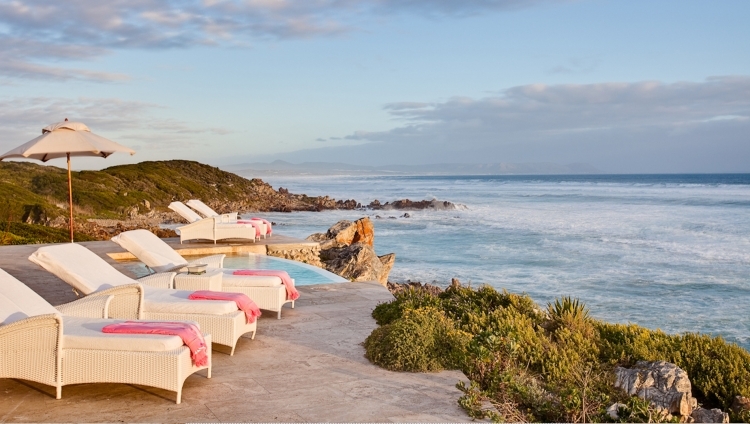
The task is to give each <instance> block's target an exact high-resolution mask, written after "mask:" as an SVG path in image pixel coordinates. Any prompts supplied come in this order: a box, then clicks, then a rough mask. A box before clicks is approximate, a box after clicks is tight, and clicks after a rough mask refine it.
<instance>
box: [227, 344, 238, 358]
mask: <svg viewBox="0 0 750 424" xmlns="http://www.w3.org/2000/svg"><path fill="white" fill-rule="evenodd" d="M236 347H237V342H234V346H232V351H231V352H229V356H234V348H236Z"/></svg>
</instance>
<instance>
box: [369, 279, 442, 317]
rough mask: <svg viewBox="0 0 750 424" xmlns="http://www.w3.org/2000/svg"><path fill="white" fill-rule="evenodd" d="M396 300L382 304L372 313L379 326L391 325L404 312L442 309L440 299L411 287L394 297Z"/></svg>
mask: <svg viewBox="0 0 750 424" xmlns="http://www.w3.org/2000/svg"><path fill="white" fill-rule="evenodd" d="M394 297H395V299H394V300H392V301H390V302H386V303H380V304H378V305H377V306H376V307H375V310H373V311H372V317H373V318H375V322H377V323H378V325H386V324H390V323H392V322H393V321H395V320H397V319H399V318H401V317H402V316H403V314H404V311H407V310H412V309H420V308H424V307H428V306H431V307H434V308H438V309H439V308H440V299H439V298H438V297H437V296H434V295H432V294H430V293H428V292H426V291H424V290H419V289H415V288H413V287H409V288H407V289H406V290H402V291H400V292H398V293H396V294H395V295H394Z"/></svg>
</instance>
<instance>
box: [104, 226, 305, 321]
mask: <svg viewBox="0 0 750 424" xmlns="http://www.w3.org/2000/svg"><path fill="white" fill-rule="evenodd" d="M112 241H113V242H115V243H117V244H119V245H120V246H121V247H122V248H123V249H125V250H127V251H128V252H130V253H132V254H133V255H135V257H136V258H138V259H140V260H141V262H143V263H144V264H146V266H148V267H149V268H151V269H152V270H153V271H155V272H157V273H158V272H170V271H178V270H182V269H184V268H185V267H186V266H188V265H189V264H190V263H188V261H187V260H185V258H183V257H182V256H180V254H179V253H177V252H175V250H174V249H172V248H171V247H170V246H169V245H168V244H167V243H165V242H164V240H162V239H160V238H159V237H157V236H156V235H154V234H153V233H152V232H150V231H148V230H132V231H125V232H122V233H120V234H119V235H117V236H115V237H113V238H112ZM225 256H226V255H212V256H207V257H204V258H201V259H196V260H195V261H192V263H202V264H207V265H208V268H211V269H221V270H222V275H221V278H222V280H221V282H222V285H221V291H225V292H235V293H245V294H246V295H248V296H249V297H250V299H253V301H254V302H255V303H256V304H257V305H258V307H259V308H260V309H265V310H268V311H273V312H276V313H277V318H279V319H281V309H282V307H283V306H284V305H285V304H286V303H291V304H292V305H291V306H292V308H294V301H293V300H287V295H286V289H285V288H284V285H283V284H282V283H281V279H280V278H278V277H261V276H248V275H233V274H232V272H233V271H235V270H232V269H224V268H223V264H224V257H225ZM156 275H159V274H156ZM175 288H177V289H184V288H187V287H186V286H182V287H179V286H177V287H175ZM190 288H191V289H195V290H199V289H205V288H206V287H198V286H191V287H190Z"/></svg>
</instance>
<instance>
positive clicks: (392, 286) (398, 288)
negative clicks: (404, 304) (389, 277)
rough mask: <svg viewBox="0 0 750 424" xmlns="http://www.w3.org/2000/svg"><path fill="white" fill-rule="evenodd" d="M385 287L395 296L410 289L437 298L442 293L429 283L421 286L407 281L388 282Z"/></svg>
mask: <svg viewBox="0 0 750 424" xmlns="http://www.w3.org/2000/svg"><path fill="white" fill-rule="evenodd" d="M453 280H454V281H458V280H456V279H455V278H454V279H453ZM458 284H460V283H458ZM386 287H388V291H390V292H391V293H393V294H394V295H395V294H397V293H401V292H402V291H404V290H409V289H411V290H418V291H425V292H427V293H430V294H432V295H435V296H437V295H439V294H440V293H442V292H443V289H442V288H440V287H439V286H436V285H433V284H430V283H424V284H422V283H420V282H419V281H407V282H405V283H392V282H390V281H389V282H388V285H387V286H386Z"/></svg>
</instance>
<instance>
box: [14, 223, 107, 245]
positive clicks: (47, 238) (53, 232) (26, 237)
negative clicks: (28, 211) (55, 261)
mask: <svg viewBox="0 0 750 424" xmlns="http://www.w3.org/2000/svg"><path fill="white" fill-rule="evenodd" d="M92 240H94V238H92V237H89V236H87V235H85V234H75V241H92ZM69 241H70V232H69V230H68V229H66V228H53V227H46V226H44V225H35V224H25V223H23V222H5V223H0V245H3V244H39V243H66V242H69Z"/></svg>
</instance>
